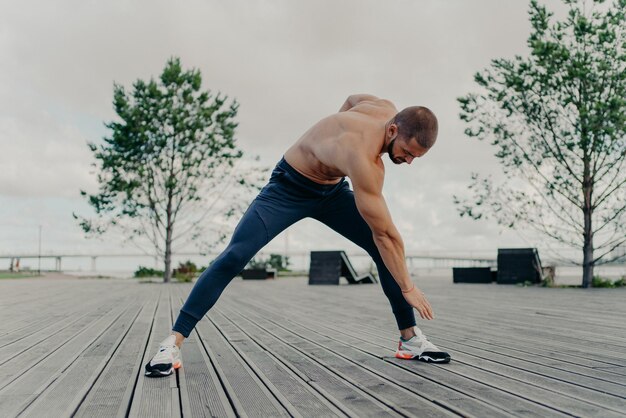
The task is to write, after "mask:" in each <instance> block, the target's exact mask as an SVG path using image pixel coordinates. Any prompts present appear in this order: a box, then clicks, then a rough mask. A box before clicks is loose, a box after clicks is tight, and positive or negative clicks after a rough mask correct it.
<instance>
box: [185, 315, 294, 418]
mask: <svg viewBox="0 0 626 418" xmlns="http://www.w3.org/2000/svg"><path fill="white" fill-rule="evenodd" d="M196 331H197V332H198V335H199V337H200V338H201V339H202V340H203V341H205V342H206V343H205V345H204V348H205V349H206V352H207V355H208V357H209V359H210V360H211V363H212V364H213V366H214V367H215V370H216V372H217V374H218V376H219V378H220V381H221V382H222V385H223V387H224V389H225V390H226V393H227V394H228V397H229V399H230V400H231V402H232V405H233V408H234V409H235V413H236V414H237V415H239V416H288V415H289V414H288V413H287V411H286V410H285V408H284V407H283V406H282V405H281V404H280V402H278V400H277V399H276V398H275V397H274V395H273V394H272V393H271V392H270V391H269V390H268V389H267V387H266V386H265V385H264V384H263V382H262V381H261V380H260V379H259V378H258V377H257V376H256V374H255V373H254V371H253V370H252V369H251V368H250V367H249V366H248V365H247V364H246V363H245V361H243V360H242V359H241V357H240V356H239V355H238V354H237V352H236V351H235V350H234V349H233V348H232V347H231V346H230V345H229V344H228V343H227V342H226V340H225V339H224V337H223V336H222V335H221V334H220V333H219V331H218V330H217V328H216V327H215V325H214V324H213V323H212V322H211V321H207V320H206V319H203V320H202V321H200V322H199V323H198V325H196Z"/></svg>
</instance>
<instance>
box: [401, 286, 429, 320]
mask: <svg viewBox="0 0 626 418" xmlns="http://www.w3.org/2000/svg"><path fill="white" fill-rule="evenodd" d="M402 295H403V296H404V299H406V301H407V302H408V303H409V305H411V306H412V307H414V308H415V309H417V311H418V312H419V314H420V316H421V317H422V319H434V318H435V317H434V315H433V308H431V306H430V303H428V300H427V299H426V296H424V292H422V291H421V290H419V289H418V288H417V287H415V286H413V290H411V291H410V292H406V293H404V292H402Z"/></svg>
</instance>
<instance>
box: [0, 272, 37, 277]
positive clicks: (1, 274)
mask: <svg viewBox="0 0 626 418" xmlns="http://www.w3.org/2000/svg"><path fill="white" fill-rule="evenodd" d="M28 277H39V275H38V274H37V273H34V272H27V273H26V272H24V273H15V272H10V271H7V272H0V279H25V278H28Z"/></svg>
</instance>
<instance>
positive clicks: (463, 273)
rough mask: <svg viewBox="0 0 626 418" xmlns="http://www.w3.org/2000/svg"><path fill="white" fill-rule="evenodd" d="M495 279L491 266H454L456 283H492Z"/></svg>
mask: <svg viewBox="0 0 626 418" xmlns="http://www.w3.org/2000/svg"><path fill="white" fill-rule="evenodd" d="M495 280H496V278H495V277H494V274H493V272H492V271H491V267H452V281H453V282H454V283H491V282H493V281H495Z"/></svg>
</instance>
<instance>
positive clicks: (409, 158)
mask: <svg viewBox="0 0 626 418" xmlns="http://www.w3.org/2000/svg"><path fill="white" fill-rule="evenodd" d="M405 161H406V163H407V164H409V165H411V163H412V162H413V157H411V156H408V157H406V159H405Z"/></svg>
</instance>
